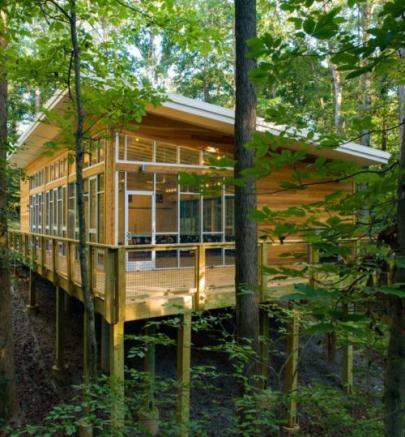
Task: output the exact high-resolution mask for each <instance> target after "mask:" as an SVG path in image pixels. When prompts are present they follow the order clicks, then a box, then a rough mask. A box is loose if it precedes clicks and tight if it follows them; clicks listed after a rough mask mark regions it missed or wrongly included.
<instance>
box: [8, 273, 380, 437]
mask: <svg viewBox="0 0 405 437" xmlns="http://www.w3.org/2000/svg"><path fill="white" fill-rule="evenodd" d="M55 300H56V298H55V290H54V287H53V285H52V284H50V283H49V282H46V281H43V280H40V281H39V282H38V292H37V302H38V308H37V310H35V311H29V310H27V308H26V306H27V303H28V274H27V271H26V270H19V271H17V274H16V276H15V281H14V287H13V303H14V312H13V314H14V339H15V368H16V371H17V375H16V378H17V395H18V399H19V400H20V405H21V417H22V423H23V424H35V423H36V424H38V423H41V421H42V420H43V418H44V417H45V416H46V415H47V414H48V413H49V411H50V409H51V408H52V407H53V406H55V405H57V404H60V403H68V402H70V401H71V400H72V398H73V396H74V395H75V394H76V391H75V390H74V389H73V388H72V386H74V385H78V384H80V381H81V375H82V308H81V303H79V302H77V301H74V300H71V302H70V311H69V313H67V315H66V319H65V323H66V329H65V337H66V345H65V357H66V364H67V365H68V368H67V370H66V371H65V372H64V373H63V375H58V374H55V373H54V372H53V371H52V365H53V364H54V356H55ZM127 325H128V326H127ZM141 328H142V323H140V322H134V323H130V324H126V334H136V333H139V332H140V329H141ZM167 334H168V335H169V336H173V339H174V338H175V330H174V329H170V328H168V329H167ZM213 341H214V333H212V335H207V333H196V334H194V333H193V349H192V365H193V366H212V367H213V368H215V370H216V371H217V372H220V373H221V374H227V375H231V374H232V367H231V364H230V361H229V358H228V356H227V355H226V354H225V353H221V352H219V353H218V352H212V351H207V350H205V348H206V346H207V345H209V344H212V342H213ZM126 348H127V349H128V346H126ZM271 349H272V356H271V359H272V363H273V364H274V369H275V371H274V372H273V374H272V375H270V377H271V381H272V384H273V386H279V385H280V384H281V381H282V378H281V376H278V375H277V372H279V371H280V368H281V366H282V363H283V362H284V361H285V355H284V352H283V351H284V350H285V344H284V340H283V337H282V336H280V335H278V334H275V335H274V341H273V343H272V345H271ZM339 361H340V354H339V353H338V355H337V359H336V362H335V363H334V364H331V363H328V362H327V361H326V360H325V356H324V352H323V348H322V345H321V342H320V341H319V339H317V338H313V337H312V338H309V339H306V338H304V339H302V343H301V347H300V365H299V383H300V384H303V385H306V384H309V383H314V382H316V381H317V382H320V383H322V384H326V385H330V386H332V387H340V383H341V381H340V376H339V375H340V366H339V364H338V363H339ZM127 365H129V366H133V367H136V368H141V366H142V360H141V359H131V360H128V362H127ZM156 368H157V369H156V370H157V375H158V377H162V378H174V377H175V372H176V350H175V347H174V346H165V347H158V348H157V352H156ZM277 381H278V382H277ZM373 383H375V384H379V382H375V381H374V382H373ZM278 388H280V387H278ZM236 393H237V387H236V385H235V382H234V380H233V378H231V377H230V376H229V377H223V378H219V379H218V380H217V381H216V383H215V387H214V389H213V387H211V388H208V386H205V387H204V381H202V384H199V385H196V386H195V387H194V388H193V391H192V396H191V399H192V407H191V408H192V411H194V412H199V413H201V412H202V411H203V412H204V414H205V415H207V417H209V418H210V419H209V421H210V428H211V429H212V434H211V435H220V434H218V429H224V425H225V424H226V422H227V421H228V420H229V417H230V415H231V413H232V397H233V395H236ZM199 413H198V414H199ZM163 414H164V413H163Z"/></svg>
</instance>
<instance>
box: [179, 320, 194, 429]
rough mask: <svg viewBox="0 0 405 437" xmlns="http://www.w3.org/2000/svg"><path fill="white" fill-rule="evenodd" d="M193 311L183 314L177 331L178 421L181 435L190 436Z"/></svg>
mask: <svg viewBox="0 0 405 437" xmlns="http://www.w3.org/2000/svg"><path fill="white" fill-rule="evenodd" d="M190 367H191V312H186V313H184V314H182V315H181V322H180V326H179V327H178V333H177V383H178V393H177V408H176V417H177V422H178V424H179V425H180V426H181V431H180V436H181V437H186V436H188V422H189V420H190Z"/></svg>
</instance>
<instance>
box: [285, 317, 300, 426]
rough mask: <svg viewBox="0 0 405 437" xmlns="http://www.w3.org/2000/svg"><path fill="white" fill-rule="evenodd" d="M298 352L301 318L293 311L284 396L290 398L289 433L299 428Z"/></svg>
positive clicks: (288, 408) (288, 411) (288, 409)
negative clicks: (297, 397)
mask: <svg viewBox="0 0 405 437" xmlns="http://www.w3.org/2000/svg"><path fill="white" fill-rule="evenodd" d="M298 352H299V316H298V311H296V310H292V314H291V319H290V321H289V326H288V334H287V364H286V367H285V377H284V394H286V395H288V396H289V399H288V404H287V417H286V427H285V429H286V430H287V431H294V430H296V429H297V428H298V423H297V401H296V394H297V389H298Z"/></svg>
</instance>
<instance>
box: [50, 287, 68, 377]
mask: <svg viewBox="0 0 405 437" xmlns="http://www.w3.org/2000/svg"><path fill="white" fill-rule="evenodd" d="M64 294H65V293H64V291H63V290H62V288H60V287H56V330H55V331H56V353H55V364H54V365H53V367H52V370H53V371H54V372H62V371H64V370H65V369H66V365H65V321H64Z"/></svg>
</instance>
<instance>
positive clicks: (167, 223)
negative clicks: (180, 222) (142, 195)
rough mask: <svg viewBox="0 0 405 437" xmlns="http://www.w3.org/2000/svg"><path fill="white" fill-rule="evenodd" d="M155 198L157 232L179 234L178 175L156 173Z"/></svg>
mask: <svg viewBox="0 0 405 437" xmlns="http://www.w3.org/2000/svg"><path fill="white" fill-rule="evenodd" d="M155 199H156V208H155V210H156V232H161V233H170V234H173V233H176V234H177V233H178V229H177V213H178V212H177V202H178V196H177V176H176V175H160V174H157V175H156V196H155ZM160 242H161V241H160ZM172 242H173V241H172Z"/></svg>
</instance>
